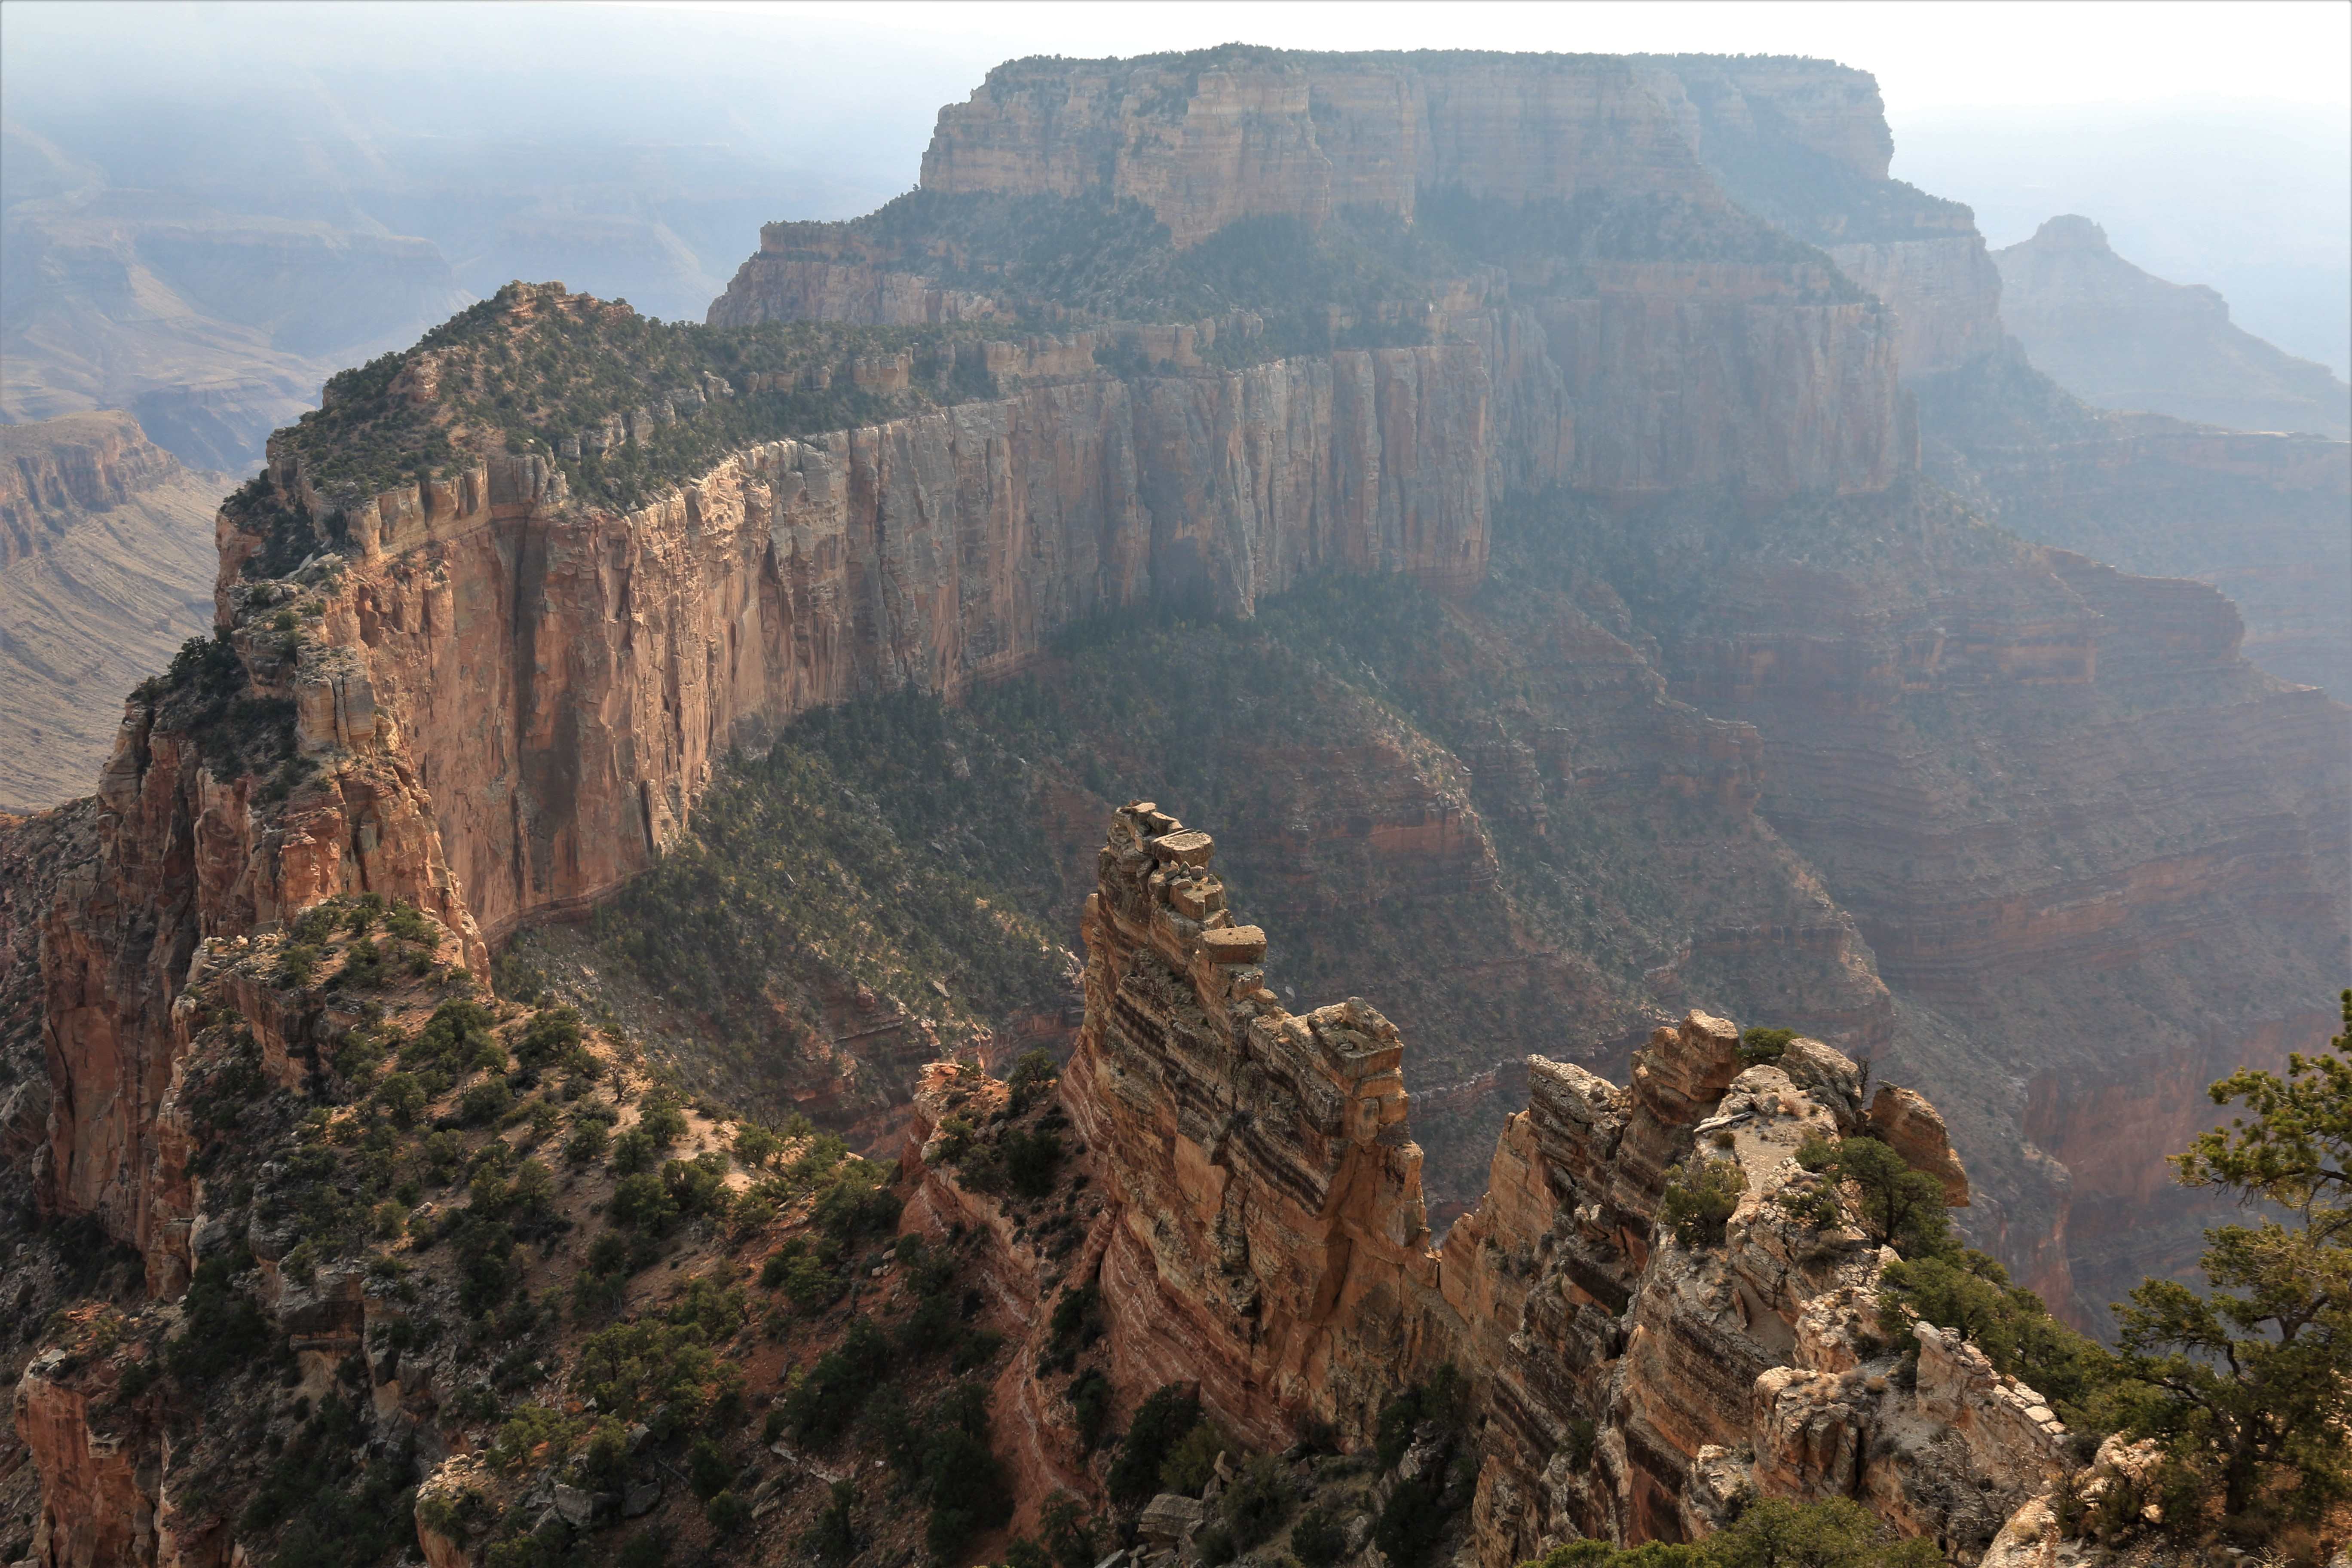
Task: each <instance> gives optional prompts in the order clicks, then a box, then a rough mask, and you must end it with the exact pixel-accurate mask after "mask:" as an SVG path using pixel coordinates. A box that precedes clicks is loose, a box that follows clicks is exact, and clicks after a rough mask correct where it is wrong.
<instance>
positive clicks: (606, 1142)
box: [563, 1121, 612, 1165]
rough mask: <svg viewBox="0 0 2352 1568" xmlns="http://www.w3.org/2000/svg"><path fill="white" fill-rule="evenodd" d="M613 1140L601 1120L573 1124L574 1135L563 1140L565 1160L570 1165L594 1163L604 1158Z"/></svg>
mask: <svg viewBox="0 0 2352 1568" xmlns="http://www.w3.org/2000/svg"><path fill="white" fill-rule="evenodd" d="M611 1142H612V1134H611V1133H610V1132H608V1131H605V1128H604V1123H603V1122H601V1121H581V1122H576V1123H574V1124H573V1126H572V1136H571V1137H569V1138H566V1139H565V1140H564V1141H563V1161H564V1163H566V1164H569V1165H593V1164H594V1163H596V1162H597V1161H599V1160H601V1159H603V1158H604V1154H605V1151H606V1150H607V1148H608V1147H609V1146H610V1144H611Z"/></svg>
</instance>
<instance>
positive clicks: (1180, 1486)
mask: <svg viewBox="0 0 2352 1568" xmlns="http://www.w3.org/2000/svg"><path fill="white" fill-rule="evenodd" d="M1233 1448H1234V1440H1233V1439H1232V1438H1231V1437H1228V1436H1225V1429H1224V1428H1223V1426H1219V1425H1217V1423H1216V1422H1214V1421H1213V1420H1209V1419H1207V1418H1205V1417H1204V1418H1203V1419H1202V1420H1200V1421H1196V1422H1194V1423H1193V1425H1192V1430H1191V1431H1189V1432H1187V1433H1185V1434H1184V1435H1183V1436H1181V1437H1179V1438H1177V1439H1176V1441H1175V1442H1174V1443H1173V1444H1172V1445H1171V1447H1169V1449H1168V1457H1167V1458H1165V1459H1163V1460H1161V1461H1160V1489H1161V1490H1163V1491H1171V1492H1182V1493H1183V1494H1184V1495H1185V1496H1187V1497H1198V1496H1200V1495H1201V1491H1202V1489H1203V1488H1204V1487H1206V1486H1207V1485H1208V1484H1209V1479H1210V1478H1211V1477H1212V1476H1214V1475H1215V1474H1216V1473H1217V1456H1218V1455H1220V1454H1223V1453H1225V1452H1228V1451H1229V1450H1231V1449H1233Z"/></svg>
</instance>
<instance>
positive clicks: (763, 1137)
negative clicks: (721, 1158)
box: [735, 1121, 784, 1171]
mask: <svg viewBox="0 0 2352 1568" xmlns="http://www.w3.org/2000/svg"><path fill="white" fill-rule="evenodd" d="M783 1147H784V1141H783V1140H782V1138H780V1137H778V1136H777V1135H776V1134H775V1133H773V1132H772V1131H769V1130H768V1129H767V1128H765V1127H762V1126H761V1125H760V1124H759V1123H758V1122H756V1121H746V1122H744V1123H743V1124H742V1125H741V1126H740V1127H738V1128H736V1129H735V1158H736V1161H737V1162H738V1163H740V1164H741V1165H742V1167H743V1168H744V1169H745V1170H747V1171H758V1170H762V1169H765V1168H766V1166H767V1163H768V1162H769V1161H771V1160H772V1159H774V1158H775V1157H776V1156H777V1154H779V1153H780V1152H782V1150H783Z"/></svg>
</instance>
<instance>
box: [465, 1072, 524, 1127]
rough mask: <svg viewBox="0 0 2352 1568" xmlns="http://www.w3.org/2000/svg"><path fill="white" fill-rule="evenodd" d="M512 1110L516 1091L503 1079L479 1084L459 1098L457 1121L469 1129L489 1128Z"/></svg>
mask: <svg viewBox="0 0 2352 1568" xmlns="http://www.w3.org/2000/svg"><path fill="white" fill-rule="evenodd" d="M512 1109H514V1090H512V1089H509V1088H508V1087H507V1080H506V1079H502V1078H494V1079H489V1080H488V1082H486V1083H478V1084H476V1085H474V1087H473V1088H471V1089H467V1091H466V1092H465V1093H464V1094H462V1095H460V1096H458V1097H457V1120H458V1121H462V1122H464V1123H465V1124H466V1125H467V1126H468V1127H484V1126H488V1124H489V1123H491V1122H493V1121H497V1120H498V1119H499V1118H500V1117H501V1116H504V1115H505V1114H506V1113H507V1112H508V1111H509V1110H512Z"/></svg>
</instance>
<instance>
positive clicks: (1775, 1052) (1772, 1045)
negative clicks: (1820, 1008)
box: [1739, 1029, 1797, 1067]
mask: <svg viewBox="0 0 2352 1568" xmlns="http://www.w3.org/2000/svg"><path fill="white" fill-rule="evenodd" d="M1796 1037H1797V1031H1796V1030H1794V1029H1750V1030H1748V1032H1747V1033H1746V1034H1744V1035H1742V1036H1740V1037H1739V1059H1740V1060H1741V1061H1743V1062H1745V1063H1747V1064H1748V1066H1749V1067H1754V1066H1756V1065H1757V1064H1758V1063H1759V1062H1777V1061H1779V1060H1780V1058H1781V1057H1782V1056H1783V1055H1785V1054H1786V1053H1787V1051H1788V1049H1789V1042H1790V1040H1793V1039H1795V1038H1796Z"/></svg>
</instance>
